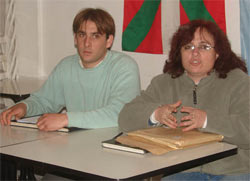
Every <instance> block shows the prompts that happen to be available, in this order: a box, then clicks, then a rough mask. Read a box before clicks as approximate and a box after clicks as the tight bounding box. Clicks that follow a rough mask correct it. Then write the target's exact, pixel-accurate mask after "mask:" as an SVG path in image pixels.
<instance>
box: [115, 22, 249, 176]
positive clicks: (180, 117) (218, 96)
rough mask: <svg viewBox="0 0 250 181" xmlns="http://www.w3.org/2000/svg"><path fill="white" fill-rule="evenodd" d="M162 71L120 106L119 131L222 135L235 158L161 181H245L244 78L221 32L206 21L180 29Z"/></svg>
mask: <svg viewBox="0 0 250 181" xmlns="http://www.w3.org/2000/svg"><path fill="white" fill-rule="evenodd" d="M163 72H164V73H163V74H161V75H158V76H156V77H155V78H153V80H152V81H151V83H150V85H149V86H148V88H147V89H146V90H145V91H142V92H141V95H140V96H137V97H136V98H135V99H134V100H133V101H132V102H130V103H128V104H126V105H125V107H124V108H123V109H122V111H121V113H120V116H119V126H120V128H121V129H122V130H123V131H125V132H126V131H133V130H137V129H142V128H147V127H150V126H159V125H166V126H168V127H170V128H172V129H175V128H177V127H182V130H183V131H189V130H193V129H199V130H201V131H207V132H213V133H218V134H222V135H224V140H223V141H225V142H228V143H231V144H235V145H237V146H238V154H237V155H235V156H231V157H228V158H224V159H221V160H218V161H214V162H211V163H208V164H205V165H202V166H201V167H197V168H194V169H192V170H188V172H185V173H178V174H175V175H171V176H168V177H165V178H164V180H216V179H217V180H220V179H222V180H223V179H224V180H228V179H232V180H249V176H250V175H249V170H250V163H249V160H250V158H249V155H250V151H249V147H250V146H249V144H250V136H249V134H250V120H249V119H250V118H249V103H250V100H249V76H248V75H247V68H246V65H245V63H244V62H243V61H242V60H241V58H240V57H238V56H237V55H236V54H235V53H234V52H233V51H232V50H231V46H230V43H229V40H228V38H227V36H226V35H225V33H224V32H223V31H222V30H221V29H220V28H219V27H218V26H217V25H216V24H215V23H213V22H210V21H205V20H194V21H191V22H189V23H187V24H185V25H181V26H180V27H179V29H178V30H177V31H176V33H175V34H174V35H173V38H172V41H171V49H170V52H169V60H167V61H166V63H165V66H164V69H163Z"/></svg>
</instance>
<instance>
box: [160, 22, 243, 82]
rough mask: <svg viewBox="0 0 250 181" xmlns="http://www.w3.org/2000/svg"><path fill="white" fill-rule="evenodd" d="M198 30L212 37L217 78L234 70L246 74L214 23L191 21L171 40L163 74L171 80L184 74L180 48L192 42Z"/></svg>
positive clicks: (223, 35)
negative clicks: (239, 70)
mask: <svg viewBox="0 0 250 181" xmlns="http://www.w3.org/2000/svg"><path fill="white" fill-rule="evenodd" d="M198 28H200V32H201V33H202V31H204V30H205V31H207V32H208V33H210V34H211V35H212V36H213V39H214V43H215V51H216V53H217V54H218V55H219V57H218V58H217V60H216V62H215V64H214V70H215V72H217V73H218V76H219V78H226V77H227V73H228V72H230V71H231V70H233V69H235V68H239V69H241V70H242V71H244V72H245V73H247V67H246V63H245V62H244V61H243V60H242V59H241V58H240V57H238V56H237V55H236V54H235V53H234V52H233V51H232V49H231V45H230V42H229V40H228V38H227V36H226V34H225V33H224V32H223V31H222V30H221V29H220V28H219V26H217V25H216V24H215V23H214V22H211V21H207V20H193V21H190V22H189V23H187V24H185V25H181V26H180V27H179V29H178V30H177V31H176V32H175V34H174V35H173V37H172V40H171V49H170V52H169V59H168V60H166V62H165V65H164V69H163V72H164V73H169V74H171V75H172V77H173V78H176V77H179V76H181V75H182V74H183V73H184V68H183V66H182V62H181V47H182V46H184V45H186V44H188V43H190V42H191V41H192V40H193V38H194V33H195V31H196V30H197V29H198Z"/></svg>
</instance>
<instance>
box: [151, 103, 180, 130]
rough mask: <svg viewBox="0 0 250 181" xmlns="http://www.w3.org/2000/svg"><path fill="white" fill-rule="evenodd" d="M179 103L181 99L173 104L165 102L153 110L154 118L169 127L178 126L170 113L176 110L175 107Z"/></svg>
mask: <svg viewBox="0 0 250 181" xmlns="http://www.w3.org/2000/svg"><path fill="white" fill-rule="evenodd" d="M180 105H181V101H177V102H176V103H174V104H167V105H163V106H160V107H158V108H157V109H156V110H155V119H156V120H157V121H159V122H160V123H162V124H165V125H167V126H169V127H170V128H176V127H177V126H178V124H177V120H176V118H175V117H174V116H173V115H172V113H173V112H177V108H178V107H179V106H180Z"/></svg>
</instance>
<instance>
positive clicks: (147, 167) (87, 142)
mask: <svg viewBox="0 0 250 181" xmlns="http://www.w3.org/2000/svg"><path fill="white" fill-rule="evenodd" d="M118 132H119V130H118V128H105V129H95V130H87V131H77V132H72V133H69V134H64V135H61V136H56V137H51V138H49V139H41V140H38V141H34V142H27V143H23V144H18V145H13V146H10V147H4V148H2V149H1V153H3V154H9V155H13V156H16V157H21V158H24V159H28V160H35V161H38V162H42V163H47V164H51V165H56V166H60V167H64V168H69V169H72V170H76V171H80V172H84V173H89V174H93V175H98V176H102V177H106V178H111V179H126V178H130V177H133V176H137V175H141V174H145V173H148V172H152V171H156V170H159V169H162V168H166V167H169V166H172V165H176V164H179V163H182V162H187V161H190V160H194V159H197V158H202V157H206V156H209V155H213V154H217V153H220V152H223V151H227V150H231V149H235V148H236V146H234V145H229V144H226V143H211V144H208V145H203V146H200V147H196V148H189V149H185V150H178V151H173V152H169V153H167V154H165V155H162V156H154V155H152V154H151V153H148V154H145V155H139V154H134V153H128V152H123V151H117V150H111V149H107V148H102V146H101V141H103V140H107V139H110V138H112V137H113V136H115V135H116V134H118ZM29 148H32V149H29Z"/></svg>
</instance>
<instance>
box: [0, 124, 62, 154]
mask: <svg viewBox="0 0 250 181" xmlns="http://www.w3.org/2000/svg"><path fill="white" fill-rule="evenodd" d="M62 134H63V133H60V132H44V131H39V130H37V129H31V128H21V127H14V126H1V124H0V149H2V148H3V147H7V146H11V145H15V144H21V143H25V142H30V141H36V140H40V139H46V138H51V137H55V136H60V135H62Z"/></svg>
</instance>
